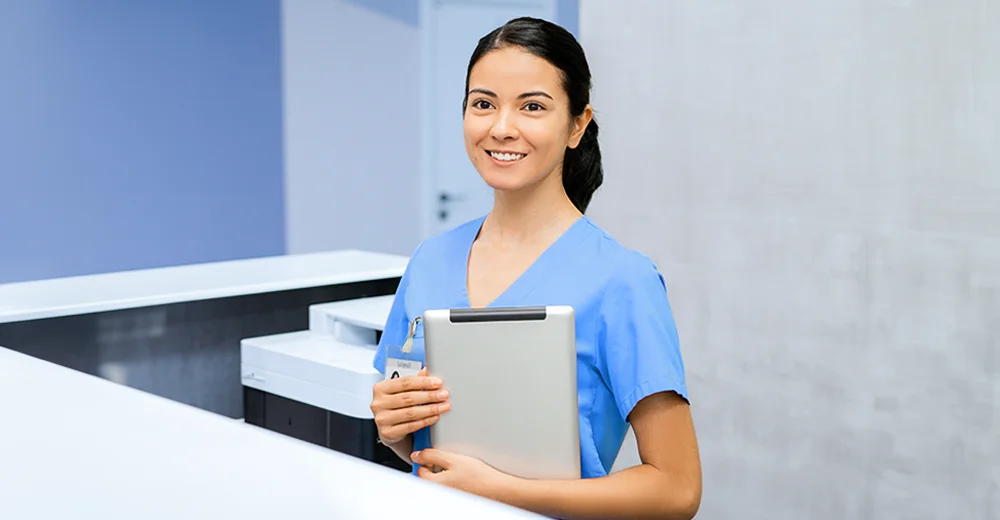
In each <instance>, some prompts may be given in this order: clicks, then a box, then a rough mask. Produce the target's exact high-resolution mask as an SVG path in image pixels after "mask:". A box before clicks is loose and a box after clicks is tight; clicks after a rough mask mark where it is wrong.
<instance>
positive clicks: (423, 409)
mask: <svg viewBox="0 0 1000 520" xmlns="http://www.w3.org/2000/svg"><path fill="white" fill-rule="evenodd" d="M450 409H451V404H450V403H440V404H427V405H423V406H410V407H408V408H399V409H387V410H382V411H380V412H379V414H378V417H377V419H376V421H375V422H376V423H377V424H379V425H380V426H396V425H400V424H405V423H409V422H418V421H423V420H425V419H429V418H431V417H436V416H439V415H441V414H443V413H446V412H448V410H450Z"/></svg>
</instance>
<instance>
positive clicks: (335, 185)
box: [279, 0, 472, 255]
mask: <svg viewBox="0 0 1000 520" xmlns="http://www.w3.org/2000/svg"><path fill="white" fill-rule="evenodd" d="M396 1H397V2H399V3H406V2H413V1H416V0H396ZM279 3H280V5H281V40H282V45H281V50H282V59H281V66H282V93H283V96H282V98H283V100H284V105H283V111H282V114H283V116H284V159H285V175H284V178H285V214H286V219H285V229H286V234H285V236H286V244H287V249H286V250H287V252H289V253H293V254H298V253H311V252H314V251H328V250H333V249H342V248H344V247H351V248H357V249H369V250H372V251H385V252H387V253H398V254H405V255H408V254H410V253H411V252H412V251H413V249H414V248H416V246H417V244H418V243H419V242H420V238H421V237H420V220H419V219H418V218H417V215H418V213H419V211H420V208H421V206H422V205H421V201H420V198H419V196H418V195H416V193H417V191H418V186H419V182H420V178H419V176H418V175H417V157H418V156H419V155H420V152H421V150H420V141H419V139H417V138H416V136H417V135H419V132H420V120H419V117H420V105H419V103H420V101H419V97H420V93H419V89H418V88H416V87H415V86H414V87H410V85H413V84H414V83H416V82H417V78H418V77H419V75H420V47H419V45H418V41H419V40H418V32H419V28H418V27H416V26H415V25H411V24H407V23H404V22H402V21H400V20H396V19H394V18H390V17H388V16H383V15H382V14H380V13H378V12H377V11H375V10H373V9H370V8H367V7H364V6H361V5H357V4H359V3H363V2H357V1H344V0H320V1H309V0H305V1H302V0H287V1H283V2H279ZM383 3H386V2H385V0H383ZM469 52H472V49H469ZM459 90H461V85H459ZM454 106H455V102H452V103H451V107H452V108H454ZM450 112H451V113H452V115H454V116H455V117H456V118H457V117H460V116H459V114H458V110H457V109H454V110H451V111H450Z"/></svg>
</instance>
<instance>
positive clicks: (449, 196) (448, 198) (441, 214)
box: [438, 191, 465, 221]
mask: <svg viewBox="0 0 1000 520" xmlns="http://www.w3.org/2000/svg"><path fill="white" fill-rule="evenodd" d="M463 200H465V195H460V194H457V195H456V194H454V193H448V192H446V191H442V192H441V193H439V194H438V219H439V220H441V221H445V220H448V209H447V208H445V204H447V203H449V202H461V201H463Z"/></svg>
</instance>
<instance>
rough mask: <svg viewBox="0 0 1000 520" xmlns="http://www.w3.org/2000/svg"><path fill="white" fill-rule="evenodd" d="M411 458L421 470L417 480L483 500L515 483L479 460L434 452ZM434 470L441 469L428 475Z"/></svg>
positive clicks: (428, 450)
mask: <svg viewBox="0 0 1000 520" xmlns="http://www.w3.org/2000/svg"><path fill="white" fill-rule="evenodd" d="M411 458H412V460H413V462H414V463H416V464H420V466H421V467H420V468H419V469H418V470H417V475H418V476H420V478H422V479H424V480H429V481H431V482H437V483H438V484H444V485H445V486H448V487H451V488H455V489H459V490H462V491H465V492H468V493H473V494H475V495H479V496H482V497H486V498H494V497H495V496H497V495H498V494H499V493H500V491H501V489H502V487H503V486H504V485H506V484H509V483H510V481H511V480H513V479H514V477H512V476H510V475H508V474H506V473H503V472H500V471H499V470H496V469H494V468H493V467H492V466H490V465H488V464H486V463H485V462H483V461H481V460H479V459H475V458H472V457H467V456H465V455H458V454H455V453H448V452H444V451H441V450H435V449H433V448H428V449H426V450H421V451H418V452H414V453H413V454H412V455H411ZM435 466H437V467H438V468H441V471H440V472H439V473H434V472H433V471H431V469H430V468H432V467H435Z"/></svg>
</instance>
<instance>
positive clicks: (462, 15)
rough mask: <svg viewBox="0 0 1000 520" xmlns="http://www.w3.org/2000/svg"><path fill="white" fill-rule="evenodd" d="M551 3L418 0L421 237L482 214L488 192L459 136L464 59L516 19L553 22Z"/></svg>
mask: <svg viewBox="0 0 1000 520" xmlns="http://www.w3.org/2000/svg"><path fill="white" fill-rule="evenodd" d="M555 12H556V7H555V0H421V5H420V31H421V45H422V47H423V48H422V49H421V58H422V63H421V65H420V68H421V70H422V77H421V83H422V85H421V90H422V94H421V95H422V107H421V118H422V129H423V132H422V136H421V144H422V146H421V151H422V157H421V159H422V160H421V185H422V192H423V193H422V198H423V201H424V204H423V206H424V211H423V213H424V215H423V222H422V224H423V225H422V229H423V234H424V238H426V237H428V236H431V235H434V234H437V233H440V232H442V231H445V230H448V229H451V228H453V227H455V226H457V225H459V224H462V223H463V222H467V221H469V220H472V219H474V218H477V217H480V216H482V215H485V214H486V213H487V212H489V210H490V208H491V207H492V205H493V191H492V189H490V187H489V186H488V185H487V184H486V183H485V182H483V180H482V178H481V177H479V174H478V173H477V172H476V169H475V168H473V167H472V163H471V162H470V161H469V156H468V155H467V154H466V152H465V144H464V138H463V134H462V98H463V94H464V93H463V89H464V88H465V73H466V69H467V68H468V66H469V58H470V57H471V56H472V51H474V50H475V49H476V44H477V43H478V42H479V39H480V38H482V37H483V36H486V34H488V33H489V32H490V31H492V30H493V29H495V28H497V27H499V26H501V25H503V24H504V23H506V22H507V21H509V20H511V19H513V18H517V17H519V16H533V17H536V18H543V19H546V20H553V21H554V20H555Z"/></svg>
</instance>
